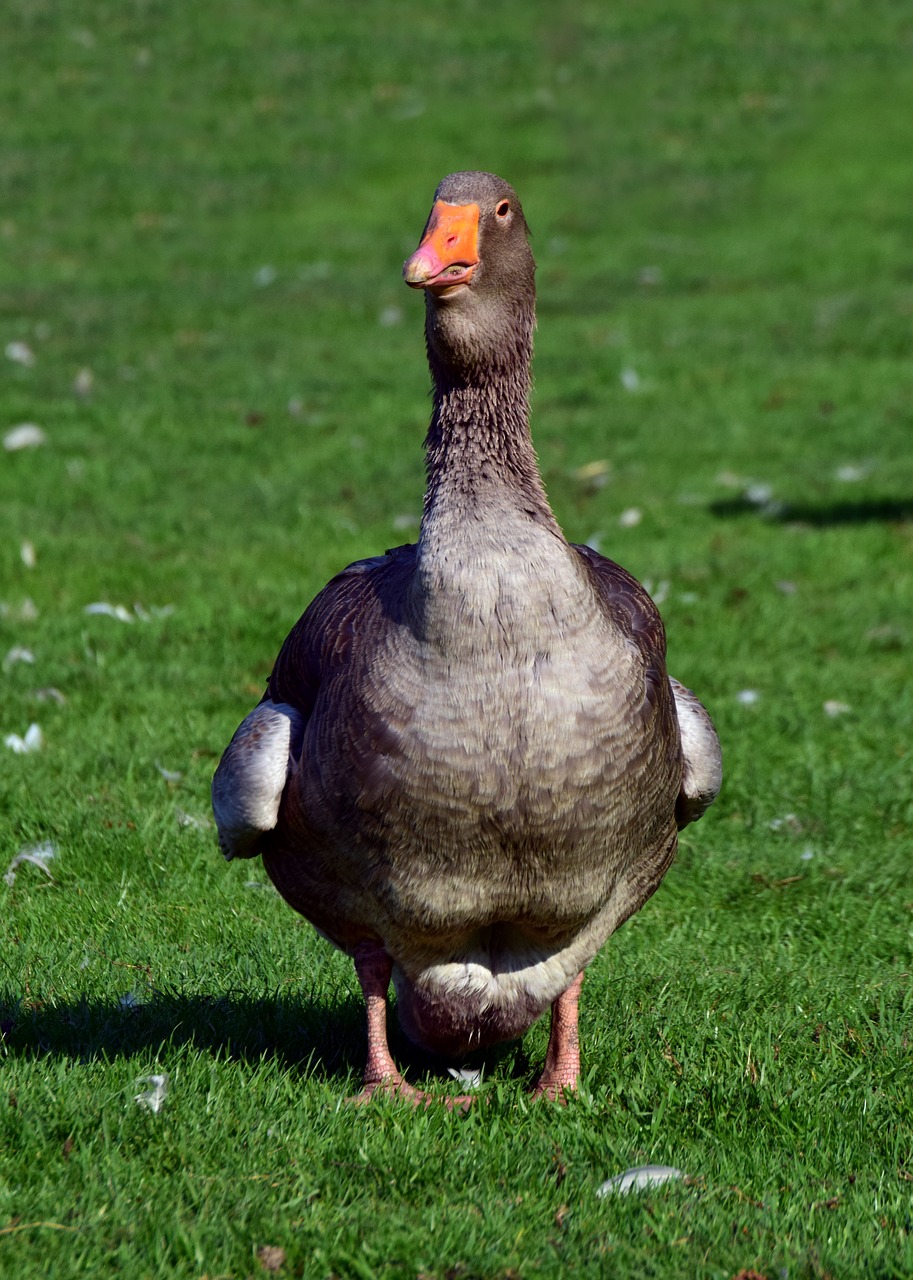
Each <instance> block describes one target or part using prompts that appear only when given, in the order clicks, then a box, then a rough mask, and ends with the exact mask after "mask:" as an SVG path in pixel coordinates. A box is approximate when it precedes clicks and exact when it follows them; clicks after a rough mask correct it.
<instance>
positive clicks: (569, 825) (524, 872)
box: [302, 637, 677, 1003]
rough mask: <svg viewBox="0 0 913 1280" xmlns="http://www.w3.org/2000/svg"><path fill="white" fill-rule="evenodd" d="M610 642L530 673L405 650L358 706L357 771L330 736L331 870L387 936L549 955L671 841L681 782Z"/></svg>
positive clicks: (319, 766) (635, 669)
mask: <svg viewBox="0 0 913 1280" xmlns="http://www.w3.org/2000/svg"><path fill="white" fill-rule="evenodd" d="M602 639H603V643H602V644H601V645H596V644H592V645H587V646H586V647H583V646H581V645H578V646H576V647H575V649H574V650H572V652H571V653H570V654H567V655H563V656H561V657H558V656H556V655H553V654H548V653H532V654H530V655H529V656H528V659H527V660H526V661H523V662H520V661H517V660H513V661H510V660H508V659H507V658H506V657H504V656H503V655H499V656H498V657H495V658H492V656H491V655H488V656H485V655H478V660H477V661H474V662H473V664H472V667H471V675H470V673H469V672H468V671H460V670H455V668H454V666H453V665H452V664H448V663H446V662H444V661H443V660H440V661H437V660H436V659H435V657H434V656H433V655H432V656H431V657H429V656H427V655H424V654H420V655H419V656H418V659H414V660H412V661H403V659H402V654H401V653H400V655H399V659H398V661H397V663H396V664H395V665H393V664H391V666H390V667H389V668H388V669H387V671H386V672H385V673H384V677H383V679H382V680H381V679H378V680H377V682H376V683H375V684H374V685H373V686H372V687H371V689H370V691H369V693H368V694H367V695H365V693H364V691H362V694H361V698H362V703H361V705H360V707H359V709H358V714H357V715H356V716H355V717H353V716H352V715H351V714H350V713H349V711H348V710H347V711H346V712H345V718H346V721H347V722H348V723H351V722H352V720H353V719H355V720H357V721H358V722H360V723H361V724H363V726H364V727H365V733H364V739H365V744H366V749H365V751H364V753H363V754H362V756H361V757H360V758H359V761H358V764H357V767H356V768H354V769H353V768H352V767H351V759H352V757H351V750H350V748H349V747H346V748H345V752H346V755H347V758H348V768H346V767H345V761H344V759H343V757H342V755H340V756H339V757H337V758H336V759H334V758H333V756H334V752H333V747H332V742H333V735H332V733H329V734H327V735H326V736H325V737H324V741H323V744H322V746H323V749H322V751H317V752H315V753H314V754H313V755H312V757H311V758H312V760H313V761H314V766H313V772H312V773H311V775H310V778H309V782H308V795H307V796H305V797H302V798H303V800H304V804H305V807H306V808H307V809H308V810H309V811H310V813H311V814H312V815H316V814H317V813H320V812H322V813H325V814H327V813H329V814H331V815H332V821H331V823H330V824H329V825H330V829H331V831H332V844H333V846H334V847H333V850H332V858H327V860H326V862H325V864H324V867H323V872H322V874H326V875H328V876H330V877H333V876H341V877H342V878H343V879H344V880H345V881H346V882H347V884H348V886H349V889H348V890H347V892H349V894H350V897H349V899H348V900H349V902H350V903H352V898H351V895H353V894H354V895H356V896H358V895H359V894H360V895H361V897H362V899H363V901H364V904H365V906H364V911H365V916H366V918H367V919H368V920H369V921H373V922H376V923H377V924H379V925H381V927H380V928H379V930H378V931H379V932H381V935H382V936H383V937H384V939H385V941H390V942H391V943H393V942H395V943H397V944H401V945H402V946H404V947H405V946H408V947H410V948H411V949H412V950H417V951H420V950H422V949H423V948H424V947H425V946H426V945H427V946H428V947H430V949H431V950H430V953H429V956H428V961H429V963H430V961H431V959H432V957H436V958H437V959H438V960H440V961H441V962H450V961H453V962H454V963H461V962H462V961H460V960H459V959H455V957H459V956H460V955H461V954H462V953H461V950H460V949H461V948H463V950H464V951H465V948H466V947H467V946H468V945H469V943H470V941H471V940H472V939H473V938H475V937H476V931H478V930H479V929H485V928H487V927H489V926H501V925H510V924H512V923H515V922H522V925H523V927H524V929H526V930H531V931H532V934H531V936H532V939H533V941H532V943H530V945H531V946H532V947H533V949H534V950H535V947H537V946H539V947H541V948H543V954H544V956H545V957H546V958H547V957H548V956H549V955H552V954H554V952H555V951H556V950H558V949H560V947H561V946H562V945H564V944H565V942H566V940H567V939H568V938H570V937H573V936H574V935H575V934H577V933H578V932H579V931H580V930H581V929H583V928H584V927H585V926H586V924H587V922H588V921H590V920H591V919H592V918H593V917H594V915H595V914H597V913H598V912H599V911H600V910H601V909H602V907H603V906H604V904H605V903H606V901H607V900H608V899H609V898H610V897H611V895H612V894H613V892H614V887H615V884H616V882H617V881H618V879H619V877H620V876H621V875H622V874H623V872H624V871H625V869H626V867H627V866H628V864H629V863H630V862H631V860H632V859H633V858H635V857H637V856H639V855H640V854H641V853H647V855H648V856H649V851H650V850H651V849H653V848H657V847H659V846H660V845H663V846H664V845H665V844H667V843H668V836H669V829H670V824H671V823H672V814H673V806H674V799H675V794H676V793H677V781H675V782H673V779H672V773H673V770H670V769H669V768H668V763H669V762H668V761H667V760H666V759H665V755H666V754H667V750H666V747H665V746H664V744H663V743H662V741H661V740H660V737H659V735H658V733H657V730H656V727H655V725H654V724H653V723H652V721H650V720H645V719H644V718H643V716H642V715H641V708H642V705H643V700H644V684H643V675H642V672H641V670H640V667H639V666H638V663H637V660H636V657H635V655H632V654H629V653H628V652H627V651H626V650H625V649H624V648H620V650H616V651H614V652H609V651H607V650H608V649H609V646H607V645H606V644H605V642H604V637H603V638H602ZM417 708H419V709H420V713H419V711H418V710H417ZM341 780H342V781H343V785H344V787H345V788H346V789H347V790H346V793H341V792H340V782H341ZM305 914H308V913H307V912H306V913H305ZM601 941H604V937H603V938H602V939H600V944H601ZM597 945H599V944H597ZM390 949H391V954H393V955H394V956H395V955H396V954H397V947H396V946H395V945H394V946H391V948H390ZM521 950H522V948H521ZM470 963H471V962H470ZM480 963H481V964H482V966H483V967H487V969H488V972H489V973H490V972H491V966H490V965H487V962H486V960H485V958H484V955H483V957H482V959H481V960H480ZM535 963H538V961H535ZM531 967H534V965H530V964H523V965H515V966H513V968H514V969H517V968H522V969H531ZM512 971H513V969H511V968H510V966H508V971H506V976H504V977H503V978H502V977H499V978H497V982H498V983H501V984H506V986H507V987H509V986H510V984H511V983H512V982H514V981H515V979H514V978H512V977H510V976H509V972H512ZM412 972H413V973H414V972H416V968H415V966H412ZM573 976H574V975H573V974H572V975H571V977H573ZM464 979H465V981H466V982H470V983H471V982H472V981H475V978H474V977H473V976H472V973H470V976H469V977H466V976H465V975H464ZM461 981H463V979H461ZM537 981H538V979H537ZM553 985H554V984H553V983H552V981H551V979H549V981H548V982H546V987H547V988H548V990H549V992H550V991H551V989H552V986H553ZM549 998H553V997H549ZM547 1002H548V1000H546V1003H547Z"/></svg>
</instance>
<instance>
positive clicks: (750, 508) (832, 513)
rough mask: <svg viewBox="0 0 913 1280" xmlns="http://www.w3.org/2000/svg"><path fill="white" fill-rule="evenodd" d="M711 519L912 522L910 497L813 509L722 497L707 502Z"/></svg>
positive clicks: (823, 524) (825, 524)
mask: <svg viewBox="0 0 913 1280" xmlns="http://www.w3.org/2000/svg"><path fill="white" fill-rule="evenodd" d="M710 511H711V512H712V513H713V515H715V516H724V517H725V516H750V515H753V516H758V517H759V518H760V519H762V520H776V521H779V522H781V523H785V524H808V525H815V526H818V527H820V528H826V527H828V526H830V525H840V524H871V523H876V522H881V523H883V524H906V523H909V522H910V521H911V520H913V498H872V499H870V500H868V501H863V502H833V503H830V504H829V505H826V506H821V507H815V506H812V505H811V504H809V503H790V502H784V503H770V504H767V505H764V504H759V503H757V502H751V501H750V500H749V499H748V498H744V497H743V498H725V499H722V500H720V501H719V502H711V503H710Z"/></svg>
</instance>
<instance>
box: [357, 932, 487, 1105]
mask: <svg viewBox="0 0 913 1280" xmlns="http://www.w3.org/2000/svg"><path fill="white" fill-rule="evenodd" d="M353 959H354V961H355V972H356V974H357V975H358V981H359V982H360V984H361V990H362V993H363V995H364V997H365V1008H366V1010H367V1015H368V1059H367V1062H366V1063H365V1074H364V1088H363V1089H362V1091H361V1093H359V1094H357V1095H356V1096H355V1097H354V1098H349V1099H348V1101H349V1102H357V1103H363V1102H370V1100H371V1098H372V1097H373V1095H374V1094H375V1093H377V1092H378V1091H379V1092H380V1093H386V1094H390V1095H393V1096H395V1097H397V1098H403V1099H404V1100H405V1101H407V1102H411V1103H412V1104H413V1105H414V1106H428V1104H429V1103H431V1102H433V1101H434V1099H433V1098H432V1096H431V1095H430V1094H428V1093H422V1092H421V1090H420V1089H414V1088H413V1087H412V1085H411V1084H407V1083H406V1081H405V1080H404V1079H403V1077H402V1074H401V1073H400V1071H399V1070H398V1069H397V1066H396V1063H395V1062H394V1061H393V1057H392V1055H391V1053H390V1046H389V1045H388V1044H387V990H388V988H389V986H390V974H391V973H392V971H393V961H392V960H391V959H390V957H389V956H388V955H387V953H386V951H385V950H384V949H383V947H382V946H381V944H380V943H379V942H360V943H359V944H358V946H357V947H356V948H355V954H354V956H353ZM443 1103H444V1106H445V1107H447V1108H448V1109H450V1110H459V1111H466V1110H467V1109H468V1108H469V1106H470V1104H471V1103H472V1098H467V1097H460V1098H445V1099H443Z"/></svg>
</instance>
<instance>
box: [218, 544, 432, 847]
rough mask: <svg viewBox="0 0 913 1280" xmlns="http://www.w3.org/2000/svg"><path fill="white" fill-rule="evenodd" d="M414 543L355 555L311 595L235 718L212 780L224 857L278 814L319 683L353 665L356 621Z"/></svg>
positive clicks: (251, 842) (248, 843)
mask: <svg viewBox="0 0 913 1280" xmlns="http://www.w3.org/2000/svg"><path fill="white" fill-rule="evenodd" d="M413 552H414V548H413V547H397V548H395V549H394V550H393V551H389V552H387V553H386V555H383V556H373V557H371V558H370V559H367V560H357V561H355V563H354V564H350V565H349V566H348V567H347V568H345V569H343V570H342V572H341V573H338V574H337V575H336V577H335V578H333V579H332V580H331V581H330V582H329V583H328V584H327V585H326V586H325V587H324V589H323V590H322V591H321V592H320V593H319V594H318V595H317V596H316V597H315V598H314V600H313V601H312V602H311V604H310V605H309V606H308V608H307V609H306V610H305V612H304V614H303V615H302V617H301V618H300V619H299V620H298V622H297V623H296V625H295V626H294V627H293V629H292V631H291V633H290V634H289V636H288V638H287V639H286V641H285V644H284V645H283V646H282V650H281V652H280V654H279V657H278V658H277V659H276V665H275V667H274V668H273V671H272V673H271V675H270V678H269V682H268V685H267V690H266V693H265V695H264V696H263V698H262V699H261V701H260V702H259V703H258V705H257V706H256V707H254V709H253V711H251V712H250V714H249V715H248V716H246V717H245V719H244V720H243V721H242V722H241V724H240V725H239V727H238V729H237V731H236V732H235V734H234V737H233V738H232V740H231V742H230V743H229V744H228V747H227V748H226V750H225V753H224V755H223V756H222V759H221V761H220V762H219V767H218V768H217V770H216V772H215V776H214V777H213V780H212V808H213V814H214V816H215V820H216V827H217V828H218V833H219V845H220V847H221V849H222V852H223V853H224V854H225V857H226V858H228V859H231V858H238V857H241V858H244V857H253V856H255V855H256V854H258V853H260V852H261V850H260V847H259V841H260V837H261V836H262V835H263V834H264V833H265V832H267V831H272V830H273V828H274V827H275V826H276V823H277V821H278V818H279V808H280V805H281V802H282V796H283V793H284V791H285V788H286V784H287V782H288V778H289V774H290V773H291V771H292V770H293V769H294V768H295V765H296V764H297V761H298V758H299V756H300V754H301V744H302V740H303V737H304V731H305V726H306V724H307V721H308V719H309V718H310V715H311V712H312V711H313V708H314V704H315V702H316V699H317V695H318V692H319V690H320V688H321V685H322V684H323V683H324V681H325V680H326V679H327V678H328V677H331V676H333V675H334V674H338V673H340V672H341V671H344V670H345V669H346V668H347V667H348V666H349V665H350V663H351V658H352V650H353V648H354V647H356V646H358V643H359V637H360V635H361V629H360V627H359V620H360V619H364V618H365V616H366V615H368V614H373V613H374V612H375V610H374V608H372V605H373V606H376V605H377V601H378V596H379V593H382V592H383V587H384V586H385V585H388V584H389V574H390V570H391V569H393V570H394V572H395V571H396V570H398V569H401V568H403V567H405V565H406V564H407V563H411V556H412V553H413Z"/></svg>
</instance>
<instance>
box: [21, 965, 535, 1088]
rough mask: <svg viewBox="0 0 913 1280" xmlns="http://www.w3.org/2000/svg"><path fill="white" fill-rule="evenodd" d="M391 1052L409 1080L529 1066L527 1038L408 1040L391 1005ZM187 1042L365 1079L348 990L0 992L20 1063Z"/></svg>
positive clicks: (158, 1051) (163, 1048)
mask: <svg viewBox="0 0 913 1280" xmlns="http://www.w3.org/2000/svg"><path fill="white" fill-rule="evenodd" d="M387 1026H388V1036H389V1041H390V1048H391V1051H392V1052H393V1055H394V1058H395V1060H396V1061H397V1064H398V1065H399V1066H400V1067H402V1068H403V1069H404V1070H405V1071H406V1072H407V1074H408V1075H409V1077H410V1078H411V1079H413V1080H414V1079H416V1078H417V1077H423V1076H425V1077H438V1078H440V1077H444V1078H446V1079H449V1077H448V1076H447V1067H448V1066H454V1065H456V1066H460V1067H463V1066H467V1065H470V1066H473V1067H478V1066H484V1067H491V1066H494V1064H495V1063H496V1062H500V1061H502V1060H503V1059H504V1058H509V1059H510V1060H511V1064H510V1067H509V1068H508V1073H509V1074H510V1075H512V1076H525V1075H528V1074H529V1072H530V1070H531V1064H530V1061H529V1059H528V1058H527V1056H526V1053H525V1050H524V1048H523V1044H522V1042H521V1041H515V1042H512V1043H511V1044H509V1045H503V1046H495V1048H493V1049H489V1050H487V1051H486V1052H485V1053H484V1054H482V1053H478V1054H469V1055H466V1059H465V1061H464V1060H463V1059H461V1060H460V1062H459V1063H454V1062H452V1061H450V1060H448V1059H444V1058H440V1057H438V1056H437V1055H435V1054H431V1053H428V1052H426V1051H424V1050H422V1049H420V1048H418V1047H417V1046H416V1045H414V1044H412V1043H411V1041H409V1040H407V1039H406V1037H405V1035H404V1034H403V1032H402V1031H401V1030H400V1027H399V1023H398V1021H397V1018H396V1013H395V1008H394V1006H393V1003H392V1001H391V1006H390V1008H389V1009H388V1017H387ZM184 1046H189V1047H191V1048H193V1049H195V1050H197V1051H198V1052H201V1053H209V1054H211V1055H212V1056H213V1057H218V1058H227V1059H228V1060H230V1061H236V1062H246V1063H251V1064H259V1063H262V1062H264V1061H273V1062H275V1063H277V1064H278V1065H279V1066H280V1067H281V1068H282V1069H283V1070H287V1071H290V1072H293V1073H297V1074H301V1075H306V1076H308V1077H314V1078H316V1079H320V1080H328V1081H333V1082H335V1083H336V1084H338V1085H340V1086H342V1085H343V1083H346V1084H351V1083H352V1081H353V1077H354V1079H355V1080H357V1079H359V1078H360V1077H361V1073H362V1071H363V1069H364V1064H365V1059H366V1056H367V1035H366V1030H365V1009H364V1004H363V1002H362V1001H361V1000H360V999H359V998H358V997H357V996H353V995H351V994H349V993H345V994H342V993H341V994H340V995H339V996H338V997H331V998H329V999H328V998H326V997H320V998H308V997H304V996H295V995H290V994H287V993H279V994H275V995H265V996H249V995H240V994H234V993H225V994H222V995H205V994H194V995H187V994H184V993H169V992H159V991H156V992H153V993H152V994H151V995H150V996H149V998H148V999H147V1000H143V1001H141V1002H138V1003H137V1004H135V1005H132V1006H129V1007H123V1006H122V1005H120V1004H118V1003H117V1002H116V1001H111V1000H100V999H98V998H96V997H88V996H77V997H76V998H75V999H71V1000H63V1001H59V1002H54V1003H51V1002H50V1001H48V1002H45V1003H38V1002H36V1003H35V1004H24V1003H23V1002H22V1000H21V999H20V998H19V997H18V996H17V995H15V994H14V993H13V992H11V991H9V990H3V989H0V1052H2V1053H5V1054H7V1055H9V1056H10V1057H17V1058H22V1059H41V1058H63V1059H68V1060H71V1061H74V1062H80V1063H88V1062H110V1061H113V1060H116V1059H121V1058H123V1059H130V1058H135V1057H141V1056H142V1057H146V1058H148V1057H149V1056H150V1055H151V1056H153V1057H156V1056H160V1055H166V1054H168V1053H170V1052H172V1051H173V1050H175V1049H179V1048H182V1047H184Z"/></svg>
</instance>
